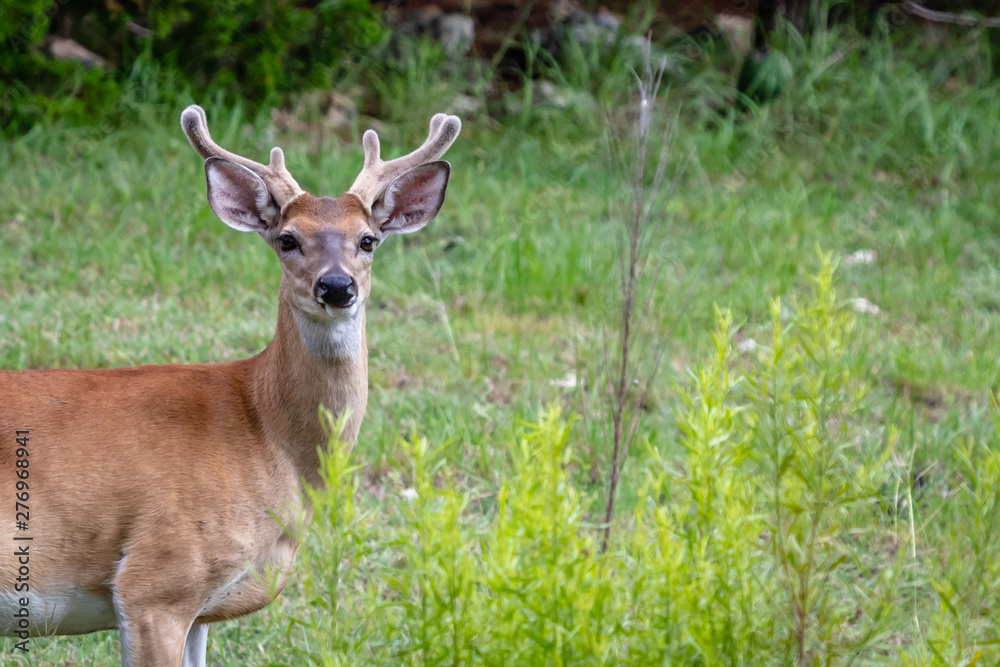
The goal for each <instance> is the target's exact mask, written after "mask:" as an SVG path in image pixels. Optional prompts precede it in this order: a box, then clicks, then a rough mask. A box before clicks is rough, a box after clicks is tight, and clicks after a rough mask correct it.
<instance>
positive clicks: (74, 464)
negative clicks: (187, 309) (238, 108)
mask: <svg viewBox="0 0 1000 667" xmlns="http://www.w3.org/2000/svg"><path fill="white" fill-rule="evenodd" d="M181 126H182V127H183V128H184V132H185V133H186V134H187V137H188V139H189V140H190V142H191V145H192V146H193V147H194V149H195V150H196V151H198V153H199V154H200V155H201V156H202V157H203V158H205V174H206V177H207V179H208V201H209V203H210V204H211V207H212V210H214V211H215V213H216V214H217V215H218V216H219V218H221V219H222V221H223V222H224V223H226V224H227V225H229V226H230V227H233V228H234V229H237V230H239V231H244V232H257V233H258V234H260V237H261V238H262V239H264V242H265V243H267V244H268V245H270V246H271V247H272V248H274V251H275V252H276V253H277V254H278V258H279V259H280V261H281V287H280V290H279V293H278V325H277V331H276V332H275V335H274V340H273V341H272V342H271V344H270V345H268V346H267V347H266V348H265V349H264V351H263V352H261V353H260V354H258V355H257V356H255V357H253V358H252V359H246V360H243V361H234V362H232V363H225V364H198V365H189V366H182V365H166V366H141V367H138V368H121V369H110V370H32V371H0V507H5V508H6V509H4V510H2V511H4V512H6V514H5V516H3V518H2V519H0V521H2V525H3V530H2V531H0V539H2V541H3V542H2V544H0V635H6V636H13V637H15V638H17V639H15V640H14V642H18V641H23V640H24V639H25V638H26V637H27V633H30V634H31V635H52V634H82V633H87V632H95V631H97V630H106V629H112V628H118V629H119V630H120V631H121V645H122V664H123V665H137V666H142V667H147V666H160V665H163V666H170V667H177V665H182V664H183V665H184V666H185V667H191V666H194V665H204V664H205V650H206V642H207V638H208V624H209V623H213V622H215V621H222V620H225V619H232V618H236V617H239V616H243V615H244V614H249V613H251V612H254V611H257V610H258V609H261V608H262V607H264V606H265V605H267V604H268V603H270V602H271V600H272V599H273V598H274V596H275V595H276V594H277V591H280V590H281V588H282V586H284V583H285V581H286V580H287V577H288V574H289V571H290V568H291V566H292V562H293V559H294V557H295V551H296V549H297V546H298V544H297V542H296V540H295V538H294V537H293V536H291V535H289V534H286V532H285V531H284V530H283V529H282V526H281V525H280V524H279V521H278V520H277V519H276V518H275V516H274V514H277V515H278V517H284V518H285V519H287V518H289V517H290V513H292V512H293V511H295V508H297V507H301V500H300V499H301V495H300V494H301V491H302V481H303V480H305V481H306V482H308V483H310V484H313V485H316V484H319V483H320V479H319V474H318V470H317V468H318V455H317V448H318V447H320V446H323V445H324V444H325V442H326V439H325V437H324V434H323V430H322V427H321V425H320V421H319V417H318V406H319V405H320V404H322V405H325V406H326V407H328V408H329V409H330V410H332V411H333V412H335V413H337V412H341V411H343V410H345V409H347V410H349V412H350V418H349V419H348V421H347V426H346V429H345V432H344V433H343V435H342V439H343V440H344V441H345V442H348V443H353V442H354V441H355V439H356V438H357V434H358V429H359V427H360V426H361V420H362V418H363V417H364V414H365V406H366V404H367V398H368V350H367V344H366V339H365V303H366V302H367V300H368V295H369V291H370V289H371V266H372V253H373V251H374V250H375V248H376V246H378V245H379V244H381V243H382V241H383V240H385V238H386V237H387V236H389V235H391V234H406V233H409V232H414V231H417V230H418V229H420V228H421V227H423V226H424V225H426V224H427V223H428V222H430V221H431V220H432V219H433V218H434V216H435V215H436V214H437V212H438V210H439V209H440V208H441V204H442V203H443V202H444V196H445V188H446V186H447V184H448V175H449V173H450V167H449V165H448V163H447V162H443V161H437V160H438V159H439V158H440V157H441V156H442V155H443V154H444V152H445V151H446V150H447V149H448V147H449V146H450V145H451V144H452V142H453V141H454V140H455V138H456V137H457V136H458V133H459V130H460V129H461V122H460V121H459V119H458V118H456V117H455V116H445V115H443V114H437V115H435V116H434V117H433V118H432V119H431V122H430V134H429V136H428V138H427V141H426V142H424V145H423V146H421V147H420V148H419V149H417V150H416V151H414V152H413V153H411V154H409V155H407V156H405V157H401V158H399V159H396V160H391V161H388V162H384V161H382V159H381V158H380V157H379V140H378V136H377V135H376V134H375V132H373V131H372V130H368V131H367V132H366V133H365V135H364V139H363V145H364V153H365V162H364V168H363V169H362V171H361V174H360V175H359V176H358V177H357V180H355V182H354V185H352V186H351V188H350V190H348V191H347V193H346V194H344V195H343V196H340V197H336V198H330V197H314V196H312V195H310V194H309V193H307V192H304V191H303V190H302V188H300V187H299V186H298V184H297V183H296V182H295V180H294V179H293V178H292V176H291V174H289V173H288V170H287V169H286V168H285V161H284V155H283V154H282V152H281V149H280V148H274V149H273V150H272V151H271V160H270V164H268V165H266V166H265V165H262V164H258V163H256V162H253V161H251V160H248V159H246V158H244V157H240V156H239V155H235V154H233V153H230V152H229V151H226V150H224V149H222V148H220V147H219V146H218V145H217V144H216V143H215V142H214V141H213V140H212V138H211V137H210V136H209V133H208V124H207V121H206V119H205V112H204V111H203V110H202V109H201V108H200V107H198V106H190V107H188V108H187V109H185V110H184V113H183V114H182V115H181ZM19 439H20V441H19ZM15 502H18V503H21V504H20V505H19V506H17V507H15ZM15 509H17V510H18V511H21V512H23V514H21V515H17V516H15ZM18 521H23V523H18ZM25 538H27V539H25ZM265 573H272V574H274V573H276V574H274V576H275V578H276V586H275V585H274V584H272V583H269V582H268V578H267V577H266V576H262V575H264V574H265ZM275 589H276V590H275ZM5 648H6V649H7V650H10V649H11V648H12V645H11V644H8V645H7V646H5Z"/></svg>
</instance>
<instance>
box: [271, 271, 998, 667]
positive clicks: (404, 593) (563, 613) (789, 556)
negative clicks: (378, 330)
mask: <svg viewBox="0 0 1000 667" xmlns="http://www.w3.org/2000/svg"><path fill="white" fill-rule="evenodd" d="M833 274H834V266H833V263H832V261H831V260H830V258H829V257H828V256H824V257H822V268H821V270H820V271H819V273H818V274H817V275H816V276H814V277H813V278H812V288H811V295H810V296H809V298H807V299H805V300H803V301H802V302H801V303H797V301H796V300H795V299H792V304H791V306H790V307H786V306H783V305H782V301H780V300H778V299H775V300H774V301H773V305H772V314H773V321H772V323H771V327H770V328H771V331H770V335H771V339H770V344H769V345H768V346H766V347H764V346H762V347H759V348H757V350H756V351H754V352H752V353H750V354H749V356H747V355H745V354H744V355H741V354H738V353H736V351H735V350H734V346H733V341H734V335H735V332H736V327H735V326H734V324H733V321H732V318H731V316H730V315H729V314H727V313H725V312H719V313H718V314H717V327H716V330H715V332H714V333H713V338H712V340H713V342H714V353H713V354H712V355H711V357H710V358H709V359H708V360H707V361H706V362H705V363H703V364H702V365H700V366H699V367H697V368H696V369H695V370H693V371H692V373H691V377H690V381H689V382H688V383H686V384H685V386H683V387H681V388H680V390H679V391H680V394H681V399H682V403H683V406H682V408H681V409H680V410H679V412H678V414H677V425H678V437H679V444H680V445H681V447H680V449H679V450H678V452H679V454H678V455H669V454H666V453H663V452H652V456H651V459H650V460H651V464H650V466H649V468H648V471H647V475H646V479H645V481H644V483H643V484H642V487H641V489H640V490H639V502H638V503H637V505H636V506H635V510H634V512H633V515H632V517H631V518H629V519H628V520H623V521H622V522H621V524H620V525H618V526H616V527H615V530H614V531H613V533H612V535H613V538H614V539H613V541H612V544H611V545H610V548H609V549H608V551H606V552H604V553H601V551H600V549H599V546H600V541H599V537H600V531H599V528H600V526H599V525H595V524H594V523H592V521H591V519H590V517H589V516H588V508H589V507H590V500H589V498H588V497H587V496H586V494H585V493H583V492H582V491H581V490H580V489H578V488H577V487H576V486H574V482H573V479H574V477H573V476H571V475H570V474H569V473H568V470H569V469H570V468H572V467H573V465H574V458H573V454H572V441H573V438H572V432H571V428H570V424H569V423H567V422H566V421H565V420H563V419H562V417H561V415H560V410H559V408H556V407H551V408H548V409H547V410H544V411H543V412H542V413H541V414H540V416H539V418H538V421H537V423H535V424H529V425H526V426H524V427H523V429H522V432H521V434H520V436H519V438H518V439H517V441H516V442H515V443H513V444H512V447H511V458H512V459H513V464H514V465H513V468H514V473H513V475H512V476H511V477H510V478H508V479H506V480H503V481H502V482H501V483H500V484H499V487H498V488H497V489H496V490H495V493H483V490H482V489H481V488H478V487H476V485H470V483H469V482H468V480H465V479H463V478H462V477H461V476H460V475H459V474H458V473H456V472H455V471H453V470H450V469H447V468H445V467H444V465H443V463H442V461H443V459H442V457H441V456H440V454H439V452H437V451H435V450H434V449H433V448H431V446H430V445H429V444H428V442H427V440H425V439H423V438H420V437H414V438H413V439H411V440H409V441H407V442H404V443H402V449H403V452H404V454H405V460H406V461H407V469H406V470H404V471H401V473H400V474H401V477H400V478H399V480H397V481H398V483H397V484H396V487H397V488H396V489H395V490H396V492H397V493H399V499H397V500H393V501H389V500H388V499H387V500H385V501H382V502H379V503H375V504H374V505H372V504H370V503H366V502H364V500H362V499H363V497H364V496H363V494H361V492H360V488H361V487H360V484H359V476H358V474H357V472H356V470H357V469H356V468H352V467H351V465H350V464H349V462H348V461H349V457H348V455H347V453H346V451H345V448H344V447H342V446H340V445H339V444H337V441H336V439H333V440H331V443H332V445H333V446H332V447H331V449H330V451H329V453H326V454H324V458H323V461H324V465H323V470H324V476H325V479H326V483H327V484H326V487H325V488H324V489H320V490H313V491H311V492H310V499H311V501H312V502H313V503H314V505H315V507H316V517H317V521H316V522H315V524H316V525H315V527H314V530H313V532H312V535H311V537H310V538H309V539H308V541H307V543H306V545H305V547H304V550H303V551H304V553H303V559H302V563H301V569H302V571H303V572H304V573H305V588H306V595H305V599H306V600H309V604H308V605H307V606H305V607H304V608H289V609H286V610H285V611H284V612H283V613H284V614H285V616H284V621H285V622H287V629H288V638H289V639H290V645H291V646H293V647H294V649H293V650H294V651H295V655H296V657H297V658H298V659H302V658H303V657H304V658H305V659H306V660H307V662H309V663H310V664H317V665H333V664H420V665H439V664H452V665H503V664H546V665H617V664H704V665H713V664H729V665H761V664H773V665H788V664H799V665H805V664H840V663H842V662H843V663H850V662H866V661H869V660H873V659H878V658H880V657H881V658H884V657H885V656H886V655H887V654H889V653H891V651H892V650H894V647H893V646H892V645H891V644H890V642H889V640H888V637H887V634H888V633H887V630H886V619H887V617H888V611H889V610H891V609H892V608H893V606H894V605H896V604H898V603H899V595H900V594H899V592H898V588H899V583H900V579H899V577H900V572H901V570H902V565H901V562H900V559H902V558H903V556H901V555H893V554H886V555H885V557H884V558H882V559H881V560H879V561H878V562H871V561H870V560H866V559H865V558H863V557H862V556H861V555H860V554H862V553H867V554H870V553H871V552H872V551H873V550H874V548H873V547H872V544H878V543H879V542H880V541H885V540H886V538H887V537H889V536H893V535H895V536H897V537H898V535H899V534H902V533H907V532H908V531H907V530H904V531H902V533H899V532H898V525H896V522H895V520H889V518H888V517H889V516H890V513H889V511H888V506H887V503H886V502H884V498H883V497H882V495H881V494H882V489H884V488H886V487H887V485H888V484H889V481H890V479H889V478H890V471H889V467H888V466H887V461H888V460H889V457H890V456H891V454H892V453H893V450H894V445H895V439H894V438H893V437H892V435H891V434H889V435H886V436H885V437H881V436H879V437H874V436H872V435H871V434H870V433H868V432H867V431H865V413H864V409H863V404H862V402H861V399H862V398H863V396H864V385H863V383H861V382H860V378H859V374H858V370H859V363H860V362H859V357H858V355H857V354H855V351H856V343H855V338H854V336H853V333H852V332H853V327H854V316H853V314H852V313H851V312H850V311H849V310H848V309H847V308H846V307H845V305H844V304H841V303H840V302H838V300H837V296H836V292H835V290H834V287H833ZM328 419H329V423H330V424H333V423H334V421H333V419H332V417H328ZM963 456H966V457H968V456H971V454H970V453H965V454H963ZM993 458H995V456H994V457H993ZM993 458H989V461H991V463H990V465H989V466H987V467H986V468H978V470H979V474H978V477H976V478H975V479H976V480H977V481H976V482H974V483H973V484H972V486H971V487H970V490H969V496H968V501H969V502H973V503H976V504H977V506H979V507H980V508H982V512H981V513H980V514H978V515H977V514H976V513H974V512H970V513H969V516H971V517H977V518H976V519H975V522H976V527H975V531H971V530H970V531H969V534H970V535H972V534H978V535H979V536H980V537H979V538H978V541H971V542H970V543H969V545H968V549H967V551H968V552H969V553H973V554H977V558H980V559H981V560H982V561H983V562H984V563H986V562H989V563H995V562H996V558H995V555H996V554H995V552H996V547H995V542H996V540H995V539H993V535H994V534H995V531H996V530H997V527H998V523H1000V522H997V521H996V520H995V511H994V510H995V508H994V505H996V497H997V494H996V490H995V486H996V484H995V473H996V470H997V467H996V465H995V462H993ZM385 483H386V485H387V487H388V486H392V483H391V481H387V482H385ZM404 487H405V488H404ZM389 493H391V491H389ZM484 497H487V498H489V504H484V503H483V502H482V501H483V498H484ZM361 507H366V509H363V510H362V509H360V508H361ZM894 531H896V532H894ZM863 542H864V543H866V548H864V549H862V548H861V544H862V543H863ZM956 565H957V564H956ZM985 567H986V569H989V570H990V571H992V570H993V569H995V565H992V564H991V565H988V566H985ZM966 581H968V582H969V583H968V584H967V588H966V592H964V593H963V594H962V595H963V597H964V598H965V599H966V600H967V603H969V604H983V603H984V602H983V601H984V600H990V601H992V600H995V596H996V590H997V587H996V586H995V585H994V584H992V583H982V582H981V583H980V584H979V585H978V587H969V586H971V583H972V582H971V580H968V579H966ZM949 599H950V598H949ZM949 604H951V603H950V602H949ZM944 620H946V619H943V620H942V622H944ZM977 637H978V638H980V639H981V636H980V635H977ZM966 641H967V644H968V642H973V643H974V642H975V641H977V639H971V638H970V639H968V640H966Z"/></svg>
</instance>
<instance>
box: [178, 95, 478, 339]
mask: <svg viewBox="0 0 1000 667" xmlns="http://www.w3.org/2000/svg"><path fill="white" fill-rule="evenodd" d="M181 126H182V127H183V129H184V133H185V134H186V135H187V137H188V140H189V141H190V142H191V145H192V146H193V147H194V149H195V150H196V151H198V153H199V154H200V155H201V156H202V157H203V158H205V176H206V179H207V180H208V201H209V204H210V205H211V207H212V210H213V211H215V213H216V215H218V216H219V218H220V219H221V220H222V221H223V222H224V223H226V224H227V225H229V226H230V227H232V228H233V229H237V230H239V231H244V232H257V233H258V234H259V235H260V237H261V238H262V239H263V240H264V241H265V242H266V243H267V244H268V245H270V246H271V247H272V248H273V249H274V251H275V252H276V253H277V255H278V258H279V259H280V260H281V290H280V298H281V300H282V301H283V302H284V303H285V304H286V305H287V306H289V307H290V308H291V309H292V312H293V313H294V315H295V319H296V321H297V323H298V326H299V330H300V332H301V333H302V337H303V340H304V341H305V343H306V346H307V348H309V350H310V351H311V352H313V353H314V354H317V355H319V356H325V357H330V356H334V357H335V356H351V355H353V354H355V353H356V351H357V348H358V347H360V341H361V335H362V331H363V323H364V306H365V303H366V301H367V300H368V296H369V293H370V291H371V266H372V259H373V255H374V252H375V248H376V247H378V246H379V245H380V244H381V243H382V242H383V241H384V240H385V239H386V237H388V236H390V235H391V234H409V233H411V232H415V231H417V230H418V229H421V228H422V227H424V226H425V225H426V224H427V223H429V222H430V221H431V220H433V219H434V216H436V215H437V213H438V211H439V210H440V209H441V205H442V204H443V203H444V196H445V189H446V188H447V186H448V176H449V174H450V171H451V167H450V165H449V164H448V163H447V162H445V161H443V160H439V159H438V158H440V157H441V156H442V155H443V154H444V153H445V151H447V150H448V148H449V147H450V146H451V144H452V143H453V142H454V141H455V138H456V137H457V136H458V133H459V131H460V130H461V127H462V124H461V121H460V120H459V119H458V117H456V116H446V115H444V114H436V115H435V116H434V117H433V118H431V122H430V131H429V133H428V136H427V140H426V141H425V142H424V144H423V145H422V146H421V147H420V148H418V149H417V150H415V151H413V152H412V153H410V154H409V155H405V156H403V157H400V158H397V159H395V160H390V161H388V162H385V161H383V160H382V159H381V157H380V150H379V140H378V135H377V134H376V133H375V131H374V130H368V131H367V132H365V134H364V137H363V139H362V145H363V147H364V153H365V161H364V167H363V168H362V170H361V173H360V174H359V175H358V177H357V179H356V180H355V181H354V184H353V185H352V186H351V187H350V189H349V190H348V191H347V192H346V193H345V194H343V195H341V196H340V197H314V196H313V195H311V194H309V193H308V192H305V191H304V190H303V189H302V188H301V187H299V185H298V183H296V182H295V179H293V178H292V175H291V174H290V173H289V172H288V169H286V168H285V156H284V154H283V153H282V151H281V149H280V148H278V147H275V148H273V149H272V150H271V160H270V163H269V164H267V165H263V164H260V163H257V162H254V161H252V160H248V159H247V158H245V157H242V156H239V155H236V154H234V153H230V152H229V151H227V150H225V149H223V148H221V147H220V146H219V145H218V144H216V143H215V142H214V141H213V140H212V137H211V136H210V135H209V132H208V122H207V120H206V118H205V111H204V110H203V109H202V108H201V107H199V106H197V105H191V106H189V107H188V108H187V109H185V110H184V112H183V113H182V114H181Z"/></svg>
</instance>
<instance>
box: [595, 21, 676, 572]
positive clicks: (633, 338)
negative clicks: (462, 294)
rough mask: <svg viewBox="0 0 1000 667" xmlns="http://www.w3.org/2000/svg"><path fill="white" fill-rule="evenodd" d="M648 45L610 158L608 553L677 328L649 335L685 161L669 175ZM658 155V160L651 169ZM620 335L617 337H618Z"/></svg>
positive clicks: (665, 124)
mask: <svg viewBox="0 0 1000 667" xmlns="http://www.w3.org/2000/svg"><path fill="white" fill-rule="evenodd" d="M646 49H647V50H646V58H645V64H644V66H643V68H642V71H641V72H633V74H634V75H635V80H636V87H637V93H638V102H639V104H638V108H637V110H636V112H635V113H634V114H632V116H631V117H630V118H629V120H628V122H627V124H625V127H624V129H622V128H620V127H619V125H618V122H617V121H616V120H615V118H614V116H613V115H612V114H611V113H609V114H608V128H609V133H608V143H607V149H608V161H609V164H610V165H611V166H612V169H613V175H614V177H615V180H616V181H617V182H619V183H621V185H622V190H621V195H620V196H618V197H617V198H612V201H611V203H610V212H611V218H612V220H613V222H614V223H615V224H617V225H619V229H618V232H619V237H618V243H617V251H618V256H617V270H618V278H619V284H618V286H617V290H616V292H615V310H617V311H618V312H617V313H616V315H617V316H616V317H614V318H612V325H611V327H612V329H613V333H612V335H608V336H605V349H604V353H605V368H607V369H611V372H612V373H613V375H614V376H615V379H614V382H613V384H612V390H611V392H610V396H609V403H610V405H609V410H610V413H611V428H612V434H611V438H612V454H611V473H610V478H609V481H608V499H607V504H606V506H605V510H604V537H603V539H602V542H601V551H602V552H603V551H606V550H607V547H608V540H609V538H610V535H611V523H612V520H613V519H614V513H615V498H616V496H617V492H618V483H619V480H620V478H621V470H622V466H623V465H624V462H625V459H626V458H627V457H628V453H629V450H630V449H631V447H632V443H633V442H634V441H635V438H636V435H637V434H638V431H639V422H640V420H641V417H642V406H643V405H644V404H645V402H646V397H647V396H648V394H649V390H650V387H651V386H652V384H653V381H654V380H655V378H656V373H657V370H658V369H659V367H660V362H661V361H662V359H663V353H664V350H665V348H666V341H667V340H668V339H669V338H670V335H671V333H672V331H673V326H671V328H670V331H668V332H667V333H666V334H665V335H660V334H659V333H658V332H656V331H652V332H647V335H646V336H643V335H642V332H643V331H644V330H646V329H648V326H647V324H648V322H647V320H648V317H649V315H650V313H651V312H653V310H654V309H653V308H652V304H653V300H654V298H655V293H656V290H655V286H656V284H657V282H658V281H659V276H660V273H661V272H662V269H663V262H662V261H660V262H659V263H657V264H656V266H654V267H650V266H649V259H650V249H651V240H652V232H653V230H654V229H655V227H656V225H657V223H658V222H660V221H661V220H662V218H663V217H664V216H665V215H666V206H667V203H668V202H669V200H670V197H671V196H672V195H673V191H674V187H675V186H676V184H677V180H678V176H679V174H680V173H681V172H682V171H683V166H684V165H681V166H680V168H678V169H677V170H676V172H675V174H674V176H673V178H671V179H668V178H667V168H668V166H669V160H668V150H669V148H670V146H671V142H672V139H673V131H672V128H673V127H674V124H673V122H672V119H670V118H668V117H667V116H666V114H665V113H663V110H662V107H661V105H658V104H657V97H658V95H659V91H660V84H661V83H662V81H663V72H664V69H665V65H666V63H665V62H663V61H661V62H660V63H659V64H658V66H657V67H655V68H654V67H653V66H652V64H651V62H650V61H651V58H650V45H649V42H648V41H647V44H646ZM657 143H659V147H658V152H654V151H657V146H656V144H657ZM652 159H655V160H656V161H655V166H654V167H653V168H652V169H651V168H650V167H651V165H650V162H651V160H652ZM684 305H686V303H685V304H684ZM683 310H684V307H683V306H682V308H681V310H680V312H681V313H683ZM678 317H679V315H678ZM674 325H676V320H675V321H674ZM612 339H614V342H611V341H612ZM647 355H648V356H649V358H650V360H651V363H650V366H649V367H648V374H647V376H646V378H645V381H644V382H642V381H640V380H639V377H638V375H639V368H638V365H639V362H641V361H642V360H643V359H644V358H645V357H646V356H647ZM612 356H613V358H612ZM630 378H631V379H630ZM632 387H637V388H639V389H638V394H637V395H633V393H632V392H630V389H631V388H632Z"/></svg>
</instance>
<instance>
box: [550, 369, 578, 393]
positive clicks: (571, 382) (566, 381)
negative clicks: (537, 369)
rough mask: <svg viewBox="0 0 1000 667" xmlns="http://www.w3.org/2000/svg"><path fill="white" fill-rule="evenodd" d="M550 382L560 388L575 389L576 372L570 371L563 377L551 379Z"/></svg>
mask: <svg viewBox="0 0 1000 667" xmlns="http://www.w3.org/2000/svg"><path fill="white" fill-rule="evenodd" d="M549 384H550V385H552V386H553V387H559V388H560V389H573V388H574V387H576V373H573V372H569V373H566V375H564V376H562V377H561V378H556V379H555V380H549Z"/></svg>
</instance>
